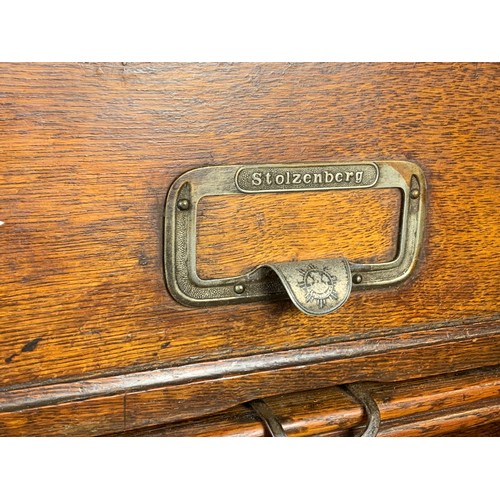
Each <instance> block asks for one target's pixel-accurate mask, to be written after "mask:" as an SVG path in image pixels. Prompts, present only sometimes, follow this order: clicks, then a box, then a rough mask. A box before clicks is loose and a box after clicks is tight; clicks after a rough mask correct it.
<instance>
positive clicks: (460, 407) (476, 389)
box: [127, 367, 500, 437]
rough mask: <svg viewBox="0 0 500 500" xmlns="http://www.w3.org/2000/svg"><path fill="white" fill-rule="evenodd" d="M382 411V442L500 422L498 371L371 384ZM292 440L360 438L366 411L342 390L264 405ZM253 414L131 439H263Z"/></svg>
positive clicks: (227, 415)
mask: <svg viewBox="0 0 500 500" xmlns="http://www.w3.org/2000/svg"><path fill="white" fill-rule="evenodd" d="M366 390H367V391H369V392H370V394H371V395H372V397H373V398H374V400H375V401H376V403H377V405H378V406H379V409H380V416H381V421H382V424H381V428H380V431H379V435H380V436H434V435H443V434H447V433H452V432H457V433H458V432H460V431H461V430H464V429H467V428H470V427H474V426H478V425H480V424H483V423H485V422H489V423H490V424H492V423H493V422H500V368H499V367H496V368H492V369H487V370H476V371H472V372H462V373H459V374H455V375H452V376H449V375H448V376H442V377H432V378H426V379H419V380H414V381H411V382H403V383H393V384H373V383H372V384H367V385H366ZM266 403H267V405H268V407H269V408H270V409H271V411H272V412H273V413H274V415H276V417H277V418H278V420H279V421H280V422H281V423H282V425H283V428H284V429H285V431H286V433H287V434H288V435H289V436H318V435H329V436H349V435H359V434H360V433H361V432H362V431H363V427H364V426H366V415H365V414H364V410H363V408H362V406H360V404H359V403H358V402H357V401H356V400H355V399H354V398H353V397H352V396H351V395H350V394H349V393H347V392H345V390H344V389H342V388H341V387H330V388H327V389H318V390H313V391H305V392H299V393H295V394H287V395H282V396H275V397H271V398H268V399H266ZM266 434H267V431H266V430H265V428H264V426H263V424H262V422H261V421H260V419H259V418H258V417H257V416H256V414H255V412H254V411H253V410H252V409H251V408H250V407H248V406H246V405H240V406H238V407H235V408H232V409H230V410H228V411H225V412H223V413H219V414H216V415H212V416H209V417H206V418H203V419H193V420H188V421H184V422H178V423H174V424H171V425H167V426H163V427H157V428H154V429H143V430H137V431H133V432H129V433H127V435H142V436H254V437H255V436H264V435H266Z"/></svg>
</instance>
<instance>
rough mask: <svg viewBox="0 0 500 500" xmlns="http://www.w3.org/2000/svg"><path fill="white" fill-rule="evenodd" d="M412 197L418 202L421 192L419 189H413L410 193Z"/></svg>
mask: <svg viewBox="0 0 500 500" xmlns="http://www.w3.org/2000/svg"><path fill="white" fill-rule="evenodd" d="M410 196H411V197H412V198H413V199H414V200H416V199H417V198H418V197H419V196H420V191H419V190H418V189H412V190H411V191H410Z"/></svg>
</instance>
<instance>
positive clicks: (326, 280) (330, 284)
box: [298, 264, 338, 309]
mask: <svg viewBox="0 0 500 500" xmlns="http://www.w3.org/2000/svg"><path fill="white" fill-rule="evenodd" d="M300 274H301V276H302V278H301V280H302V281H299V282H298V285H299V286H300V287H301V288H303V289H304V291H305V295H306V302H312V301H313V300H315V301H316V302H317V304H318V307H319V308H320V309H323V308H324V307H325V305H326V303H327V301H328V300H338V295H337V292H336V291H335V283H336V282H337V278H336V277H335V276H334V275H333V274H331V272H330V269H329V268H328V267H324V268H323V269H320V268H319V267H317V266H315V265H314V264H309V265H308V266H307V268H306V269H300Z"/></svg>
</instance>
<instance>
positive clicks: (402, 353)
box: [0, 324, 500, 435]
mask: <svg viewBox="0 0 500 500" xmlns="http://www.w3.org/2000/svg"><path fill="white" fill-rule="evenodd" d="M488 328H489V330H488ZM496 331H498V324H493V325H489V326H485V325H473V326H470V327H468V328H464V329H462V330H461V333H460V334H459V333H458V332H457V331H456V329H451V328H449V327H448V328H441V329H438V330H432V331H421V332H410V333H406V334H400V335H398V336H392V337H391V338H387V337H380V338H378V339H368V340H367V341H361V342H359V341H357V342H356V341H351V342H344V343H337V344H335V346H332V347H331V348H330V349H329V350H328V349H325V348H309V349H304V350H294V351H289V352H282V353H272V354H265V355H258V356H248V357H245V358H235V359H232V360H227V361H218V362H216V363H196V364H193V365H188V366H184V367H179V368H170V369H164V370H155V371H148V372H141V373H135V374H128V375H121V376H114V377H107V378H104V379H91V380H84V381H80V382H73V383H66V384H53V385H47V386H44V387H32V388H28V389H18V390H16V391H7V392H3V393H2V392H0V435H3V433H4V432H7V433H8V432H9V429H10V428H12V426H13V427H14V428H15V429H16V432H19V434H20V435H23V434H24V433H27V434H36V432H39V433H42V434H45V433H49V434H54V433H55V434H57V433H58V432H60V431H59V429H60V428H61V426H63V428H64V432H65V433H66V434H65V435H72V426H71V424H70V423H69V422H68V418H67V416H66V414H67V413H68V412H69V408H70V407H71V405H72V404H74V405H75V408H76V411H77V412H78V411H80V407H81V404H82V403H85V401H83V402H82V401H81V400H86V401H87V402H88V404H89V405H92V401H94V400H97V406H96V411H98V410H99V408H100V407H101V406H102V405H105V404H106V402H109V404H111V405H112V406H113V407H115V405H117V404H118V405H122V406H123V415H120V416H118V417H117V418H115V419H114V421H112V422H110V421H105V422H104V423H103V425H97V424H95V425H94V427H93V428H92V431H91V432H89V434H90V435H99V434H102V433H105V432H110V426H113V429H112V431H114V432H118V431H124V430H131V429H140V428H141V427H149V426H155V425H160V424H165V423H168V422H177V421H179V420H183V419H190V418H195V417H198V416H202V415H210V414H213V413H216V412H220V411H222V410H226V409H228V408H231V407H233V406H236V405H238V404H240V403H242V402H244V401H249V400H252V399H256V398H262V397H271V396H276V395H279V394H284V393H291V392H297V391H304V390H310V389H314V388H321V387H331V386H332V384H341V383H345V382H356V381H365V380H373V379H374V377H376V379H377V380H381V381H386V382H387V381H393V380H406V379H409V378H411V377H414V376H415V374H417V376H418V377H426V376H431V375H436V374H440V373H446V372H450V371H453V370H466V369H470V368H478V367H482V366H488V365H496V364H497V363H498V359H500V342H499V337H500V334H498V333H496V334H495V332H496ZM450 337H451V338H452V340H449V339H450ZM374 374H376V375H374ZM421 392H422V391H421ZM106 394H115V395H114V396H109V398H110V399H103V395H106ZM432 397H434V398H435V399H436V400H437V401H438V402H439V398H438V397H437V398H436V396H434V395H432V394H431V396H430V398H431V400H432ZM60 407H63V411H64V413H63V416H62V417H61V416H59V408H60ZM85 407H86V406H85V405H84V406H83V408H85ZM29 408H31V409H33V411H30V412H28V413H29V415H31V420H30V421H29V423H26V424H25V427H24V428H23V429H22V431H20V430H19V428H18V426H17V424H16V422H17V421H18V415H19V414H21V415H23V414H24V412H27V411H28V409H29ZM48 408H50V409H48ZM38 409H40V410H41V412H40V417H39V418H40V419H41V422H42V424H43V425H39V423H38V422H39V418H38V417H37V416H36V415H37V411H36V410H38ZM101 411H102V412H103V413H106V411H108V410H106V409H105V408H102V410H101ZM46 414H52V421H51V424H50V425H48V423H47V419H46V418H45V417H44V415H46ZM81 425H82V424H81V423H80V422H79V421H78V420H75V421H74V427H75V428H76V429H77V430H78V429H79V428H80V427H81ZM16 435H17V434H16Z"/></svg>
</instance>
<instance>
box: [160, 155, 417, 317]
mask: <svg viewBox="0 0 500 500" xmlns="http://www.w3.org/2000/svg"><path fill="white" fill-rule="evenodd" d="M381 188H398V189H400V190H401V192H402V199H403V206H402V212H401V219H400V224H399V238H398V251H397V255H396V257H395V258H394V259H393V260H392V261H390V262H384V263H377V264H360V263H353V262H349V261H347V260H346V259H344V258H335V259H321V260H312V261H302V262H295V261H294V262H285V263H268V264H266V265H262V266H258V267H256V268H255V269H254V270H252V271H250V272H248V273H246V274H244V275H241V276H233V277H228V278H223V279H201V278H200V277H199V276H198V274H197V270H196V213H197V206H198V202H199V201H200V199H201V198H203V197H205V196H217V195H227V194H241V193H247V194H248V195H249V196H251V195H252V194H253V193H266V192H269V193H270V196H272V193H275V192H288V191H294V192H296V191H303V192H304V196H307V192H308V191H317V190H338V189H381ZM425 193H426V184H425V179H424V176H423V172H422V170H421V169H420V167H419V166H418V165H416V164H415V163H411V162H405V161H376V162H359V163H314V164H290V165H252V166H242V165H230V166H216V167H202V168H197V169H194V170H191V171H189V172H187V173H185V174H183V175H181V176H180V177H179V178H178V179H177V180H176V181H175V182H174V183H173V185H172V187H171V188H170V191H169V193H168V196H167V202H166V208H165V254H164V260H165V275H166V280H167V286H168V289H169V291H170V293H171V294H172V296H173V297H174V298H175V299H176V300H177V301H178V302H180V303H182V304H184V305H187V306H208V305H222V304H231V303H239V302H250V301H256V300H263V299H266V300H269V299H281V298H285V297H287V296H288V297H289V298H290V299H291V300H292V302H293V303H294V304H295V305H296V306H297V307H298V308H299V309H300V310H301V311H303V312H304V313H306V314H310V315H321V314H327V313H330V312H332V311H334V310H336V309H338V308H339V307H340V306H341V305H342V304H343V303H344V302H345V301H346V300H347V299H348V297H349V294H350V293H351V289H353V290H362V289H367V288H373V287H381V286H390V285H393V284H395V283H398V282H400V281H402V280H404V279H405V278H407V277H408V276H409V274H410V273H411V272H412V270H413V269H414V267H415V264H416V261H417V258H418V254H419V251H420V247H421V245H422V235H423V225H424V210H425Z"/></svg>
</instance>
